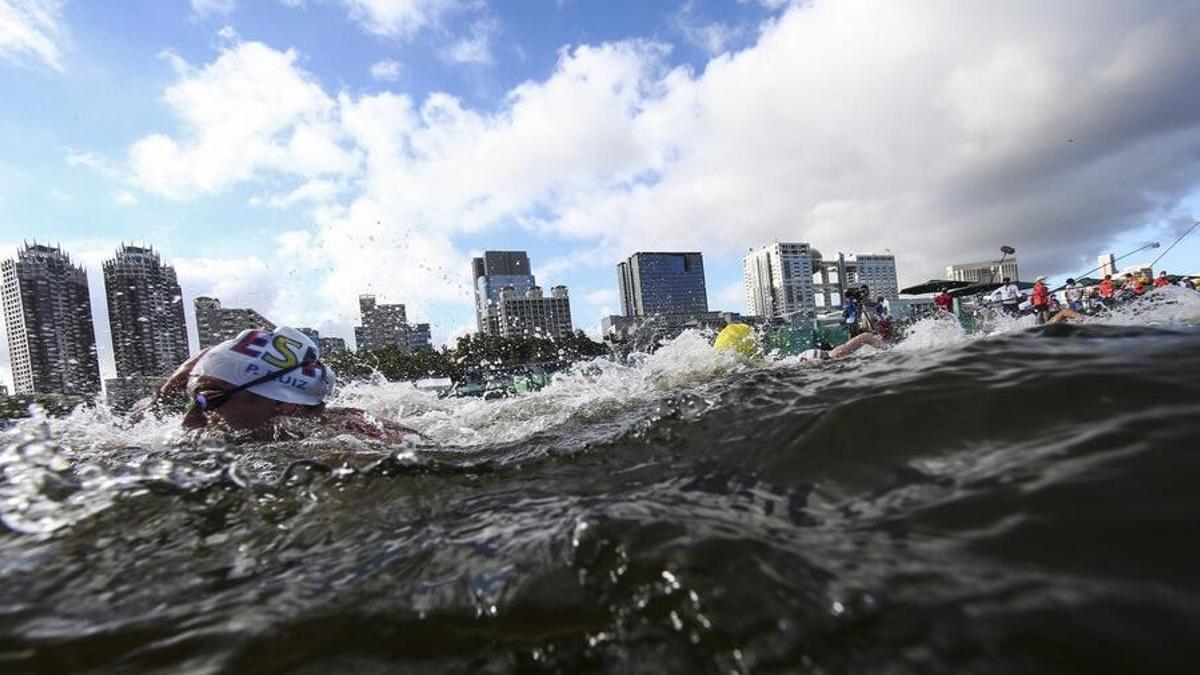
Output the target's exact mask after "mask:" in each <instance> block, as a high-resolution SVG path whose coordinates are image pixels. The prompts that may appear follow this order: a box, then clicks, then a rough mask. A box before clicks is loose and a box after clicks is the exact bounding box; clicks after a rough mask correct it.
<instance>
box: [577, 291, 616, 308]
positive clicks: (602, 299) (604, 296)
mask: <svg viewBox="0 0 1200 675" xmlns="http://www.w3.org/2000/svg"><path fill="white" fill-rule="evenodd" d="M583 299H584V300H586V301H587V302H588V303H589V304H592V305H613V304H616V302H617V292H616V291H614V290H612V289H611V288H602V289H600V290H596V291H591V292H590V293H586V294H584V296H583Z"/></svg>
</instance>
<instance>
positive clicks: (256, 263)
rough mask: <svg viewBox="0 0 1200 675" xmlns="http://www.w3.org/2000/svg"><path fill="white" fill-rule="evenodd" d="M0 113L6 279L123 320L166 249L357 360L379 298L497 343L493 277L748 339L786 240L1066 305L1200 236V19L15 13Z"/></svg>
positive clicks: (1040, 14) (872, 6)
mask: <svg viewBox="0 0 1200 675" xmlns="http://www.w3.org/2000/svg"><path fill="white" fill-rule="evenodd" d="M0 91H2V92H4V95H3V96H0V246H2V247H3V248H4V251H3V253H4V255H5V256H8V255H11V252H12V251H13V250H14V247H15V245H17V244H19V243H20V242H21V241H22V240H27V239H34V238H36V239H37V240H39V241H49V242H60V243H61V244H62V245H63V246H64V248H66V249H67V250H68V251H69V252H70V253H72V255H73V256H74V257H75V258H76V259H78V260H81V261H83V262H84V263H85V264H87V265H88V267H89V271H90V273H91V274H92V276H93V277H96V278H94V279H93V293H94V294H97V295H98V292H97V291H98V289H99V286H98V283H97V282H98V281H99V279H98V272H99V262H100V261H101V260H103V259H104V258H105V257H107V256H108V255H111V251H112V250H113V249H114V248H115V247H116V246H117V245H118V244H119V243H120V242H122V241H134V242H138V243H148V244H152V245H153V246H155V248H156V249H158V250H159V251H160V252H162V254H163V255H164V257H165V258H167V259H169V260H170V261H172V263H173V264H175V265H176V267H177V269H178V270H179V273H180V276H181V280H182V282H183V285H184V291H185V295H186V296H187V297H189V298H190V297H193V296H195V295H203V294H216V295H218V296H219V297H221V299H222V301H224V302H225V303H226V304H227V305H231V306H242V305H252V306H255V307H256V308H259V309H260V310H261V311H263V312H264V313H265V314H267V315H268V316H269V317H270V318H272V319H273V320H276V321H278V322H287V323H292V324H297V325H313V326H315V327H317V328H319V329H321V330H322V331H323V332H324V333H326V334H333V335H343V336H349V335H350V334H351V330H350V327H351V326H352V325H353V324H354V322H355V321H356V320H357V316H356V315H355V298H356V296H357V294H358V293H360V292H374V293H376V294H377V295H378V296H379V297H380V299H381V301H383V302H404V303H406V304H408V305H409V314H410V316H413V317H415V318H416V319H418V320H424V321H429V322H431V323H432V324H433V325H434V334H435V338H436V339H438V340H447V339H450V338H451V337H452V336H453V335H455V334H457V333H460V332H462V331H464V330H467V329H469V328H471V327H472V326H471V324H472V316H473V315H472V310H471V304H470V299H469V298H470V296H469V292H470V291H469V284H470V281H469V279H468V270H469V259H470V257H471V255H473V254H477V253H478V252H479V251H482V250H484V249H488V248H520V249H526V250H528V251H529V253H530V256H531V258H532V262H533V266H534V273H535V274H537V275H538V276H539V280H540V281H542V282H543V283H545V284H547V285H549V284H556V283H565V284H567V285H569V286H570V289H571V296H572V306H573V313H574V315H575V321H576V324H577V325H578V326H580V327H584V328H592V327H594V326H596V325H597V324H598V323H599V317H600V316H601V315H602V314H603V313H606V312H612V311H614V310H615V309H616V308H617V306H618V303H617V301H616V293H615V290H616V288H615V287H616V281H615V272H614V271H613V270H614V266H615V264H616V262H617V261H618V260H620V259H621V258H623V257H624V256H627V255H628V254H629V253H632V252H633V251H636V250H664V249H671V250H701V251H703V252H704V254H705V264H706V268H707V274H708V287H709V300H710V305H711V306H713V307H714V308H720V309H730V310H735V311H737V310H743V309H744V301H743V300H742V295H741V292H740V257H741V255H742V254H743V253H744V251H745V250H746V249H747V248H749V247H752V246H758V245H762V244H765V243H769V242H771V241H774V240H800V241H809V242H811V243H813V244H814V245H815V246H816V247H817V248H818V249H820V250H823V251H826V252H828V253H836V252H838V251H845V252H853V251H857V252H869V251H883V250H890V251H892V252H894V253H896V254H897V256H898V260H899V265H900V276H901V282H902V283H904V282H910V281H918V280H923V279H925V278H928V277H931V276H937V275H938V274H939V273H940V270H941V268H942V267H944V265H946V264H947V263H952V262H960V261H971V260H976V259H980V258H986V257H987V256H988V255H990V254H991V253H992V252H993V251H994V250H995V249H996V248H998V246H999V245H1000V244H1011V245H1014V246H1016V247H1017V248H1018V250H1019V251H1020V254H1019V257H1020V258H1021V260H1022V266H1023V271H1027V272H1029V273H1035V272H1036V273H1048V274H1055V275H1060V276H1061V275H1065V274H1069V273H1071V272H1073V271H1082V269H1086V268H1087V267H1089V266H1091V265H1090V262H1091V261H1092V260H1094V259H1095V256H1096V255H1097V254H1098V253H1101V252H1105V251H1108V250H1116V251H1118V252H1120V251H1123V250H1128V249H1131V248H1134V247H1136V246H1137V245H1138V244H1139V243H1141V242H1143V241H1146V240H1150V239H1163V240H1164V244H1165V243H1167V242H1169V241H1170V239H1171V238H1172V237H1173V235H1174V233H1177V232H1181V231H1182V228H1184V227H1185V226H1186V225H1188V224H1190V222H1192V220H1193V219H1195V218H1196V217H1197V216H1196V214H1197V212H1198V211H1200V198H1197V188H1198V187H1200V159H1198V158H1200V101H1198V99H1200V94H1198V93H1197V92H1200V5H1198V4H1197V3H1196V2H1175V1H1170V2H1168V1H1163V2H1151V1H1147V2H1121V3H1106V4H1104V5H1102V6H1100V8H1099V9H1097V6H1096V5H1095V4H1094V3H1089V2H1061V3H1055V4H1054V5H1053V6H1051V7H1046V6H1045V5H1044V3H1036V2H1011V3H1003V4H999V3H992V4H983V3H980V4H978V5H970V6H961V5H960V4H959V3H954V2H944V3H943V2H933V1H930V2H913V3H907V2H894V3H879V2H867V1H865V0H861V1H860V0H843V1H841V2H831V1H825V0H817V1H815V2H807V3H800V2H789V1H787V0H740V1H739V0H729V1H726V2H716V1H708V2H704V1H700V0H687V1H685V0H639V1H633V0H628V1H621V2H612V1H606V2H599V1H585V0H525V1H521V2H515V1H510V2H497V1H495V0H258V1H255V2H251V1H249V0H191V1H189V0H159V1H150V0H144V1H140V2H136V1H134V0H114V1H113V2H104V3H97V2H72V1H69V0H67V1H62V0H0ZM1198 242H1200V236H1196V237H1195V238H1194V239H1190V240H1188V241H1185V243H1184V244H1181V245H1180V246H1179V247H1177V248H1176V249H1175V250H1173V251H1172V252H1171V254H1170V255H1169V257H1168V258H1167V259H1164V260H1163V262H1162V265H1164V266H1166V267H1169V268H1172V269H1176V268H1179V267H1186V268H1188V270H1189V271H1191V272H1200V243H1198ZM93 302H94V304H95V305H96V306H97V314H98V316H97V318H98V319H99V321H98V325H100V326H101V328H102V330H101V331H100V332H101V333H102V335H101V336H100V343H101V351H102V355H103V353H105V352H107V344H106V343H107V340H108V339H109V338H108V335H107V329H106V328H107V327H106V326H105V325H104V324H105V318H106V313H104V312H103V301H102V296H100V297H97V298H93Z"/></svg>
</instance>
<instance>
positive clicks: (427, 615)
mask: <svg viewBox="0 0 1200 675" xmlns="http://www.w3.org/2000/svg"><path fill="white" fill-rule="evenodd" d="M664 358H667V357H664ZM679 358H680V360H681V361H682V362H689V361H692V362H694V361H695V360H696V358H699V357H695V356H689V355H687V354H682V355H680V356H679ZM672 367H674V366H666V367H664V368H665V370H662V371H661V372H658V373H656V374H653V377H649V376H647V375H646V372H649V371H648V370H647V371H646V372H642V371H640V370H638V369H633V370H630V371H627V372H623V373H619V374H616V375H612V377H613V378H617V379H612V380H608V379H606V378H607V377H609V375H605V374H603V372H600V374H593V375H590V376H588V375H584V376H581V378H580V379H578V380H576V381H572V382H566V383H563V384H562V385H561V386H560V385H558V384H556V385H554V386H552V387H551V388H549V389H547V390H545V391H543V392H541V393H539V394H538V395H537V396H540V397H542V398H534V399H530V400H529V401H527V402H524V403H522V402H512V403H509V402H502V403H500V404H495V405H497V406H499V407H493V408H487V407H483V406H493V405H494V404H491V403H488V404H483V403H479V402H472V403H469V404H466V403H464V404H461V405H464V406H473V407H467V408H462V409H452V410H446V409H441V410H439V411H426V412H425V413H422V414H414V416H415V418H416V419H417V420H418V421H419V420H421V419H425V420H431V419H433V418H434V416H436V415H440V416H441V417H440V418H438V419H446V420H451V422H447V424H448V425H450V426H453V425H454V424H457V425H459V426H464V425H468V423H469V422H471V421H472V420H474V422H471V423H474V424H475V425H476V426H475V428H476V430H478V429H481V428H482V429H484V430H485V431H487V433H491V434H493V435H496V436H498V437H502V438H501V439H500V440H497V441H495V442H480V441H478V440H473V441H472V442H471V443H470V444H468V445H463V446H459V447H455V446H454V444H453V443H447V442H444V441H445V439H446V438H449V436H447V435H446V434H448V433H449V432H445V433H443V436H442V440H443V442H441V443H439V445H438V446H437V447H430V448H417V449H415V450H406V451H403V452H401V453H399V454H397V455H396V456H394V457H391V458H388V459H379V460H377V461H375V462H373V463H372V464H371V465H370V466H368V467H366V468H362V469H360V470H356V471H345V470H343V471H333V472H331V471H329V469H328V467H326V466H324V465H321V464H319V463H312V464H304V463H297V464H291V466H290V468H288V465H289V462H291V461H292V460H294V459H295V458H296V457H303V456H313V455H319V454H320V453H319V448H318V449H314V448H313V447H312V446H311V445H309V446H301V447H295V446H279V445H275V446H259V447H253V448H232V449H225V450H224V451H219V449H215V448H213V447H196V446H195V444H194V443H193V444H191V445H187V444H179V443H176V446H179V447H175V446H171V447H168V445H169V444H168V443H166V442H165V441H164V444H163V445H162V446H161V447H157V448H155V447H147V446H148V444H147V442H146V441H145V438H144V437H138V438H139V439H140V440H139V441H138V443H137V445H138V447H131V448H126V447H121V443H120V442H119V438H120V436H119V434H117V435H116V437H117V439H118V441H117V442H114V441H113V439H112V437H111V436H112V434H111V433H110V435H109V436H106V437H105V438H106V440H105V441H104V442H103V443H101V442H100V441H96V440H95V439H92V442H91V445H89V442H88V436H87V434H88V433H91V434H93V435H97V434H99V432H97V431H90V432H86V433H85V432H81V431H80V430H79V428H78V427H72V428H66V427H63V428H54V430H52V432H51V433H57V434H58V435H59V436H61V437H62V438H58V437H56V438H55V439H54V440H49V441H48V440H45V439H44V438H43V439H42V440H38V439H37V438H36V437H37V435H38V434H39V433H43V432H39V431H38V429H40V428H41V425H39V424H36V423H27V424H24V425H22V426H21V427H20V428H18V429H17V430H13V431H10V432H9V437H8V438H7V440H6V445H8V447H7V449H6V450H5V451H4V455H3V466H4V470H5V474H6V478H5V479H4V480H5V482H4V484H3V492H2V494H0V496H2V497H3V499H4V516H5V521H4V522H5V524H6V525H7V527H6V528H5V529H3V530H0V554H2V562H0V668H3V670H4V671H5V672H22V671H41V672H55V671H64V670H96V671H151V670H159V671H163V672H183V671H192V672H204V671H242V672H264V671H287V672H305V673H326V672H345V671H350V672H470V673H476V672H485V673H486V672H508V671H543V670H544V671H565V672H592V671H614V672H655V673H657V672H687V673H705V672H731V671H733V672H737V671H742V672H814V673H815V672H822V673H842V672H847V673H858V672H889V673H961V672H984V673H1015V672H1129V673H1149V672H1195V669H1196V667H1197V665H1196V664H1197V663H1200V658H1198V657H1200V541H1198V537H1200V496H1198V495H1200V492H1198V490H1197V481H1200V422H1198V419H1200V417H1198V415H1200V332H1197V331H1196V330H1195V329H1192V328H1189V327H1188V326H1186V325H1183V326H1181V327H1180V326H1177V327H1175V328H1169V329H1168V328H1132V327H1118V326H1100V325H1095V326H1074V327H1072V326H1059V327H1049V328H1040V329H1029V330H1022V331H1015V332H1012V333H1009V334H1006V335H1000V336H996V337H991V338H988V339H985V340H977V341H966V340H964V341H960V342H958V343H956V344H950V345H945V346H942V347H940V348H938V349H934V350H928V349H921V348H910V349H908V350H904V349H901V350H896V351H893V352H890V353H885V354H879V355H875V356H869V357H866V358H861V359H855V360H853V361H849V362H840V363H835V364H829V365H827V366H823V367H816V368H814V367H809V366H804V365H800V364H796V363H789V362H784V363H781V364H775V365H773V366H770V367H763V368H754V369H745V368H743V369H737V368H733V369H725V370H723V369H722V367H714V368H716V371H714V372H715V373H716V374H715V375H711V374H710V375H711V376H704V377H701V376H699V375H695V376H692V375H687V376H680V381H678V382H675V381H671V380H670V378H669V377H667V376H669V375H670V374H671V372H673V371H671V368H672ZM680 367H682V366H680ZM596 369H597V371H602V370H603V366H596ZM644 369H651V365H646V366H644ZM638 377H640V378H641V380H639V382H642V384H644V383H645V382H646V381H648V380H654V381H656V382H658V384H659V388H658V389H657V390H653V391H657V392H658V393H657V394H654V395H648V394H647V393H646V392H647V391H651V390H648V389H646V388H645V387H643V388H642V389H638V390H637V391H638V392H640V393H637V395H634V394H628V395H626V394H624V393H622V392H621V391H617V392H616V393H615V394H614V393H613V392H612V390H613V389H614V388H617V389H619V388H620V386H626V385H627V384H628V382H629V381H630V379H629V378H638ZM688 377H692V379H691V381H688V379H687V378H688ZM620 378H624V379H620ZM655 378H657V379H655ZM664 378H665V379H664ZM589 382H590V384H589ZM623 383H624V384H623ZM664 383H665V384H664ZM628 386H631V387H632V386H633V385H628ZM639 386H641V385H639ZM600 389H603V390H605V391H599V390H600ZM630 391H633V390H632V389H631V390H630ZM606 397H607V398H606ZM622 401H627V403H626V404H622V403H621V402H622ZM455 405H458V404H455ZM504 406H510V407H508V408H505V407H504ZM521 406H524V407H521ZM539 406H540V407H539ZM494 410H499V411H505V412H506V413H507V414H511V415H512V416H514V418H516V419H517V421H514V422H512V424H517V425H525V426H526V427H530V428H533V427H537V430H536V431H535V432H532V433H530V434H527V435H525V436H524V437H519V438H518V437H503V433H502V431H497V430H504V429H507V428H508V427H507V426H506V425H505V422H504V420H503V415H501V416H500V417H499V418H494V417H493V418H489V417H488V416H489V415H493V411H494ZM564 410H565V411H566V412H565V413H564V412H563V411H564ZM435 414H436V415H435ZM560 414H561V415H565V417H556V416H555V415H560ZM422 415H424V417H422ZM546 418H548V419H551V420H553V423H552V424H543V425H540V426H539V425H538V420H542V419H546ZM411 420H412V418H410V421H411ZM480 420H485V421H480ZM93 424H94V425H95V426H99V423H98V422H97V423H93ZM430 424H432V423H430ZM487 425H491V426H487ZM439 428H440V429H443V430H444V429H445V428H448V427H446V426H445V425H444V426H443V427H439ZM164 433H165V432H164ZM81 434H82V435H81ZM434 435H436V434H434ZM64 439H65V440H64ZM68 446H70V447H68ZM85 446H86V447H85ZM101 447H103V448H104V449H103V450H101V449H98V448H101ZM87 448H90V449H87ZM381 456H382V455H381ZM168 459H169V461H168Z"/></svg>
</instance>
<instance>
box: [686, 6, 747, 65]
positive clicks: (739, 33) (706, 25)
mask: <svg viewBox="0 0 1200 675" xmlns="http://www.w3.org/2000/svg"><path fill="white" fill-rule="evenodd" d="M671 25H672V26H673V27H674V28H675V30H677V31H679V33H680V34H681V35H682V36H683V39H684V40H686V41H687V42H688V43H689V44H692V45H693V46H696V47H699V48H700V49H703V50H704V51H706V52H708V53H709V54H711V55H716V54H720V53H722V52H724V51H726V50H727V49H728V47H729V46H730V43H732V42H733V41H734V40H736V39H739V38H742V37H745V35H746V33H747V31H748V27H747V26H744V25H730V24H728V23H724V22H721V21H707V20H705V18H704V17H703V16H702V15H701V14H700V12H699V11H698V10H697V9H696V3H695V0H687V2H685V3H683V5H681V6H680V8H679V10H678V11H676V12H675V13H674V14H672V15H671Z"/></svg>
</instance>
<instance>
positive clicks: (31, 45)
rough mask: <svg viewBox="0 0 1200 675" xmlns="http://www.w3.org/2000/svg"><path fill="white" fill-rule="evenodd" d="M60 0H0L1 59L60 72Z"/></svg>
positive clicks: (62, 29) (62, 31)
mask: <svg viewBox="0 0 1200 675" xmlns="http://www.w3.org/2000/svg"><path fill="white" fill-rule="evenodd" d="M62 6H63V3H62V0H0V59H6V60H8V61H12V62H14V63H17V64H28V63H29V62H40V63H41V64H43V65H45V66H49V67H50V68H53V69H54V70H57V71H59V72H62V70H63V65H62V52H61V50H60V43H61V41H62V40H63V36H64V34H65V30H64V27H63V24H62Z"/></svg>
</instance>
